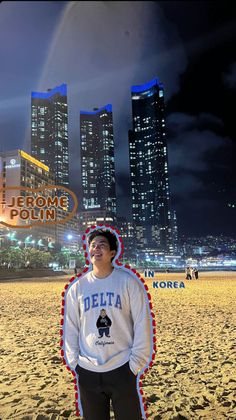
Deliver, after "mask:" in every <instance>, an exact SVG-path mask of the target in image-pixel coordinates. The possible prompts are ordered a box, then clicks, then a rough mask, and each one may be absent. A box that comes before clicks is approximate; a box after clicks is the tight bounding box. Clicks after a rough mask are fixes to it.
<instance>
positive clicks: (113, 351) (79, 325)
mask: <svg viewBox="0 0 236 420" xmlns="http://www.w3.org/2000/svg"><path fill="white" fill-rule="evenodd" d="M88 244H89V253H90V258H91V262H92V265H93V268H92V270H91V271H89V272H87V273H85V274H84V275H83V276H82V277H80V279H79V281H77V282H75V283H73V284H72V286H71V287H70V288H69V289H68V292H67V295H66V297H65V300H66V305H65V317H64V327H65V329H64V334H65V335H64V339H65V356H66V358H67V363H68V365H69V367H70V368H71V369H72V370H75V371H76V373H77V375H78V383H79V396H80V400H81V405H82V410H83V418H84V419H85V420H109V419H110V401H111V403H112V406H113V410H114V414H115V418H116V419H120V420H141V419H142V413H141V407H140V402H139V396H138V393H137V388H136V379H137V374H138V372H139V371H140V370H141V369H142V368H144V367H145V366H146V365H147V363H148V361H149V358H150V354H151V337H152V335H151V323H150V317H149V311H148V302H147V300H146V299H145V292H144V290H143V288H142V286H141V284H139V283H138V281H136V280H135V279H134V278H133V277H132V276H131V275H130V274H129V273H127V272H126V271H124V270H123V269H118V268H114V267H113V265H112V260H113V258H114V257H115V255H116V253H117V249H118V245H117V239H116V236H115V234H113V233H112V232H110V231H108V230H102V229H96V230H94V231H93V232H92V233H91V234H90V235H89V237H88ZM98 331H99V337H98ZM104 334H105V336H104Z"/></svg>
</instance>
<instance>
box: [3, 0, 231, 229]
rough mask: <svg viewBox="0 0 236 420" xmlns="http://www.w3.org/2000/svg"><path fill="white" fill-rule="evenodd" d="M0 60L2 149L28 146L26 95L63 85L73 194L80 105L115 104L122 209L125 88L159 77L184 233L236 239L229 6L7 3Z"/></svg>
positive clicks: (121, 210)
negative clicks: (67, 119) (163, 96)
mask: <svg viewBox="0 0 236 420" xmlns="http://www.w3.org/2000/svg"><path fill="white" fill-rule="evenodd" d="M0 63H1V67H0V68H1V70H0V71H1V78H0V92H1V94H0V150H1V151H7V150H10V149H15V148H23V149H24V150H26V151H28V152H30V112H31V91H46V90H47V89H48V88H50V87H51V88H53V87H55V86H58V85H60V84H62V83H66V84H67V85H68V107H69V152H70V178H71V183H70V187H71V189H73V190H74V191H75V192H77V193H78V196H79V197H80V196H81V175H80V133H79V112H80V110H88V111H89V110H90V111H91V110H93V108H94V107H98V108H100V107H102V106H104V105H106V104H108V103H111V104H112V105H113V118H114V140H115V164H116V168H115V169H116V175H117V198H118V214H119V215H121V216H122V215H127V208H130V209H131V200H130V189H129V187H128V185H129V160H128V130H129V129H130V128H132V124H131V94H130V87H131V85H138V84H143V83H146V82H148V81H149V80H151V79H153V78H155V77H158V78H159V79H160V81H161V82H163V84H164V89H165V91H164V92H165V100H166V115H167V139H168V152H169V174H170V187H171V195H172V204H173V207H174V208H175V209H176V211H177V218H178V226H179V233H180V234H185V235H187V236H192V235H196V236H201V235H206V234H215V235H218V234H224V235H230V236H234V237H236V223H235V216H236V187H235V181H236V164H235V161H236V124H235V121H236V113H235V103H236V5H235V4H234V3H233V2H224V3H223V2H218V1H209V2H208V1H196V2H195V1H164V2H162V1H157V2H148V1H147V2H109V1H108V2H99V1H96V2H58V1H53V2H50V1H49V2H40V1H35V2H20V1H17V2H14V1H13V2H8V1H6V2H5V1H3V2H1V4H0ZM232 205H235V207H232ZM129 216H130V217H131V212H130V213H129Z"/></svg>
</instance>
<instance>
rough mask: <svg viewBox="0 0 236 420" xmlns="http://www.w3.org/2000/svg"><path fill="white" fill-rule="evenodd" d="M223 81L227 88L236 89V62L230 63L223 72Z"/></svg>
mask: <svg viewBox="0 0 236 420" xmlns="http://www.w3.org/2000/svg"><path fill="white" fill-rule="evenodd" d="M223 82H224V84H225V86H226V87H227V88H228V89H236V63H233V64H231V65H230V67H229V69H228V70H227V72H225V73H224V74H223Z"/></svg>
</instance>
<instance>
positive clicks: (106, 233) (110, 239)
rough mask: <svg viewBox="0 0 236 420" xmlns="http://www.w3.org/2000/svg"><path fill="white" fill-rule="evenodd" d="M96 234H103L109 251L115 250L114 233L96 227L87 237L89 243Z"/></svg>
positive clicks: (116, 247)
mask: <svg viewBox="0 0 236 420" xmlns="http://www.w3.org/2000/svg"><path fill="white" fill-rule="evenodd" d="M97 236H104V238H106V239H107V240H108V243H109V245H110V251H113V250H115V251H117V249H118V245H117V239H116V236H115V235H114V233H111V232H110V231H108V230H102V229H96V230H94V231H93V232H92V233H90V235H89V237H88V244H89V245H90V244H91V242H92V240H93V239H94V238H96V237H97Z"/></svg>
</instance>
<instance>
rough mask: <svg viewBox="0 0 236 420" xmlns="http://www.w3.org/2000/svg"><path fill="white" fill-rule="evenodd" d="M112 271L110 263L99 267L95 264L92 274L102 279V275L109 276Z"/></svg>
mask: <svg viewBox="0 0 236 420" xmlns="http://www.w3.org/2000/svg"><path fill="white" fill-rule="evenodd" d="M112 271H113V267H112V265H108V266H105V267H104V266H103V267H99V266H97V265H93V274H94V275H95V276H96V277H98V278H99V279H103V278H104V277H107V276H109V274H111V273H112Z"/></svg>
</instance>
